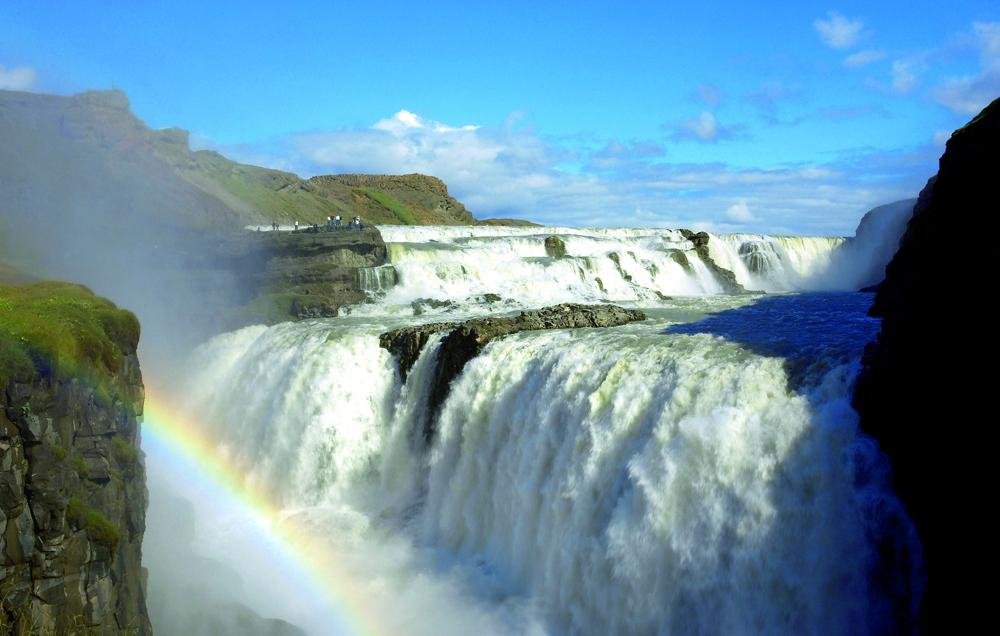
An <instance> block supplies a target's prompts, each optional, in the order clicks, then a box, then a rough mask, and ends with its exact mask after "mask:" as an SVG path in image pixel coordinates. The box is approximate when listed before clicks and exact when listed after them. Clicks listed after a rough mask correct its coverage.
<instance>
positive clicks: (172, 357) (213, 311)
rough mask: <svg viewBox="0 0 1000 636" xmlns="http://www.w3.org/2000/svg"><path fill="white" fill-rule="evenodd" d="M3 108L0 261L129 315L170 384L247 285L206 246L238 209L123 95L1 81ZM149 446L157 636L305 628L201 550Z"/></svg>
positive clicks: (152, 603) (145, 353)
mask: <svg viewBox="0 0 1000 636" xmlns="http://www.w3.org/2000/svg"><path fill="white" fill-rule="evenodd" d="M0 112H2V114H3V116H2V117H0V139H2V140H3V143H0V261H3V262H6V263H8V264H11V265H14V266H16V267H17V268H19V269H21V270H23V271H27V272H30V273H31V274H32V275H34V276H35V277H37V278H40V279H56V280H66V281H71V282H77V283H81V284H83V285H86V286H88V287H89V288H90V289H92V290H93V291H94V292H95V293H97V294H99V295H101V296H104V297H107V298H109V299H111V300H112V301H114V302H115V303H116V304H117V305H119V306H120V307H123V308H127V309H129V310H131V311H133V312H134V313H135V314H136V315H137V316H138V318H139V321H140V323H141V325H142V337H141V339H140V347H139V355H140V360H141V365H142V372H143V377H144V382H145V384H146V386H147V387H148V388H153V387H156V388H158V389H161V390H168V391H169V388H170V387H173V386H176V385H177V383H178V381H180V380H181V379H182V378H183V376H184V374H185V373H186V371H185V368H184V364H185V360H186V357H187V355H188V352H189V351H191V350H192V348H193V347H195V346H196V345H197V344H198V343H199V342H202V341H203V340H204V339H206V338H207V337H209V336H210V335H211V334H212V333H216V332H218V331H219V330H221V329H223V328H225V326H226V320H227V318H226V315H225V311H226V309H227V308H228V307H232V306H234V305H236V304H237V303H238V302H239V301H240V299H241V295H242V294H244V291H243V290H242V289H241V287H240V284H239V283H238V281H237V278H236V277H235V276H234V275H233V274H232V272H231V271H229V270H227V268H226V267H225V264H223V263H221V261H217V259H216V258H215V255H214V253H213V249H214V248H215V247H216V245H217V244H218V241H219V240H220V239H221V237H225V236H227V235H228V234H229V233H232V232H235V231H237V230H238V229H239V224H238V223H237V222H236V220H235V219H236V216H235V215H234V213H233V211H232V210H230V209H229V208H228V207H227V206H226V205H225V204H224V203H223V202H222V201H220V200H218V199H216V198H214V197H212V196H210V195H208V194H206V193H205V192H203V191H201V190H199V189H198V188H196V187H193V186H192V185H191V184H190V183H187V182H185V181H184V180H183V179H181V178H180V177H178V176H177V175H176V174H175V171H174V170H173V169H172V168H171V166H170V165H168V163H167V162H165V161H164V160H163V159H162V158H161V157H160V156H158V155H157V153H156V151H155V150H156V148H157V146H156V144H158V143H160V142H162V141H163V137H164V135H165V134H166V133H161V132H158V131H152V130H150V129H148V128H146V127H145V126H144V125H143V124H142V123H141V122H140V121H139V120H138V119H136V118H135V117H134V116H133V115H132V114H131V113H130V111H129V107H128V101H127V98H126V97H125V95H124V94H123V93H120V92H115V91H106V92H98V93H85V94H83V95H78V96H74V97H58V96H50V95H37V94H31V93H19V92H11V91H0ZM171 134H173V135H175V136H176V135H177V134H178V133H176V132H175V133H171ZM184 143H185V144H186V137H184ZM171 399H182V396H171ZM146 446H147V445H146V444H145V443H144V450H145V451H146V452H147V455H149V459H150V462H149V470H148V485H149V490H150V499H151V503H150V508H149V511H148V519H147V532H146V535H145V541H144V550H143V551H144V561H145V562H146V563H147V564H148V567H149V598H148V605H149V608H150V611H151V615H152V618H153V621H154V628H155V629H156V633H158V634H191V633H199V634H200V633H204V634H209V633H211V634H220V633H231V634H253V633H258V634H262V635H263V634H274V635H275V636H277V635H284V634H288V635H294V634H297V633H301V632H299V631H298V630H297V629H296V628H294V627H292V626H290V625H286V624H283V623H281V622H276V621H268V620H265V619H262V618H261V617H260V616H259V615H258V614H256V613H255V612H253V611H252V610H250V609H249V608H248V607H247V606H246V605H245V604H243V603H242V602H241V600H240V599H241V593H240V591H239V580H240V575H239V574H238V573H236V572H234V571H232V570H229V569H227V567H228V566H225V565H222V564H221V563H218V562H215V561H212V560H211V559H209V558H208V557H207V556H205V555H204V554H202V553H199V552H198V550H197V549H196V546H194V545H193V544H192V542H193V537H194V527H195V520H194V518H193V515H194V511H195V509H194V508H193V507H192V505H191V504H190V503H189V502H185V500H184V499H183V498H179V495H178V492H177V489H176V488H175V487H174V486H173V484H174V483H175V482H176V481H177V477H178V476H177V475H176V474H175V473H174V471H173V468H172V467H171V466H170V465H165V464H163V463H158V462H157V461H155V459H156V458H155V456H153V455H150V453H149V449H148V448H145V447H146ZM202 512H203V511H202ZM209 618H210V619H211V620H208V619H209ZM197 625H200V626H201V627H200V628H199V629H195V626H197Z"/></svg>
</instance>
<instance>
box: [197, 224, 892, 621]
mask: <svg viewBox="0 0 1000 636" xmlns="http://www.w3.org/2000/svg"><path fill="white" fill-rule="evenodd" d="M382 232H383V235H384V237H385V239H386V241H387V243H388V244H389V253H390V255H391V260H392V265H391V268H390V267H384V268H380V269H379V270H378V271H374V270H373V271H369V272H366V273H364V274H363V275H362V276H363V279H362V280H363V282H364V283H365V284H366V285H367V288H368V289H369V291H370V294H371V297H372V302H371V303H369V304H367V305H364V306H361V307H358V308H356V309H355V310H353V311H352V312H351V315H349V316H345V317H342V318H338V319H331V320H323V321H309V322H299V323H289V324H282V325H278V326H275V327H270V328H266V327H249V328H246V329H242V330H240V331H237V332H233V333H229V334H225V335H222V336H219V337H217V338H215V339H214V340H212V341H211V342H209V343H206V344H205V345H204V346H202V347H201V348H200V349H199V351H198V352H197V353H196V356H195V360H193V361H192V365H191V368H192V369H193V370H194V371H193V376H192V378H191V381H190V385H189V386H188V388H187V389H186V393H185V396H186V398H187V399H188V400H189V401H190V403H191V404H192V405H195V407H196V408H197V409H198V412H199V417H200V418H201V420H202V421H204V422H206V423H209V425H210V426H212V427H214V429H215V430H214V433H215V435H216V436H217V438H218V439H222V440H225V443H224V447H225V448H224V451H225V452H226V453H228V454H230V455H231V456H233V457H234V458H236V459H238V460H239V461H240V462H242V463H244V465H249V466H253V467H254V468H253V470H252V472H251V474H249V475H248V479H249V480H251V481H252V483H254V484H256V485H257V487H259V488H261V489H265V490H267V491H268V492H270V493H271V494H272V495H273V496H275V497H277V498H279V499H280V500H281V501H282V502H283V504H284V505H285V506H287V507H288V508H289V509H295V510H299V511H301V510H315V511H324V514H325V515H327V517H326V518H330V515H331V514H332V515H333V517H334V518H337V519H341V521H340V522H336V523H334V522H331V523H334V526H333V527H335V528H336V533H335V534H336V539H333V538H332V539H331V541H335V542H339V543H340V545H341V548H342V549H343V550H344V551H345V553H350V554H355V555H357V554H364V555H376V554H384V553H385V552H386V550H389V551H390V552H391V553H392V554H393V555H395V556H394V558H393V559H392V560H393V563H387V562H386V561H385V560H384V559H378V558H374V557H372V558H370V559H369V558H368V557H366V558H365V559H361V560H360V561H359V560H357V559H355V561H354V565H353V566H352V567H354V568H355V569H356V571H357V572H358V573H359V575H360V576H362V577H365V576H366V574H367V577H368V579H370V580H377V581H380V583H379V585H378V586H374V587H373V589H372V591H371V593H372V595H375V596H377V595H379V594H381V595H383V596H385V595H389V596H392V597H396V598H397V599H398V604H397V606H396V609H395V610H394V612H390V614H392V613H396V614H398V615H399V616H400V617H405V619H404V618H399V622H397V623H395V624H394V625H395V627H396V628H398V629H400V630H405V631H407V632H410V633H469V632H470V631H478V632H482V633H490V632H493V633H509V632H512V631H513V632H521V631H537V632H544V633H585V634H606V633H636V634H643V633H646V634H652V633H678V634H688V633H725V634H731V633H788V632H794V633H815V634H818V633H870V632H878V631H880V630H884V629H887V628H890V627H891V622H890V621H891V615H892V607H893V605H894V604H896V605H898V604H899V601H898V599H896V598H894V597H893V590H892V589H889V587H888V586H886V585H884V584H883V583H878V581H879V580H880V577H879V576H878V572H879V571H880V568H882V567H884V564H883V563H881V562H880V561H879V554H880V551H879V546H880V545H881V544H882V543H884V541H885V538H886V537H887V536H889V535H890V534H891V533H896V534H897V535H898V534H900V533H901V536H903V537H904V539H906V540H909V539H907V538H906V537H908V536H909V535H908V534H907V532H906V531H905V526H906V522H905V518H904V517H903V516H902V513H901V512H900V510H899V506H898V503H897V502H896V500H895V498H894V497H893V495H892V494H891V492H889V491H888V489H887V488H886V485H885V483H886V480H885V475H884V463H883V460H882V458H881V457H880V456H879V454H878V452H877V450H876V448H875V447H874V445H873V444H872V443H871V442H870V441H869V440H867V439H866V438H864V437H863V436H861V435H859V433H858V431H857V417H856V415H855V414H854V412H853V410H852V409H851V408H850V405H849V395H850V387H851V384H852V382H853V380H854V377H855V375H856V373H857V370H858V360H859V358H860V354H861V350H862V348H863V346H864V344H865V343H866V342H867V341H868V340H870V339H871V337H872V336H873V334H874V332H875V331H876V330H877V323H876V322H875V321H874V320H873V319H871V318H868V317H867V316H866V315H865V313H866V310H867V307H868V305H869V304H870V300H871V297H870V295H867V294H860V293H854V292H840V293H794V294H778V295H766V296H762V295H746V296H725V295H720V294H719V292H720V291H721V286H720V283H719V282H718V280H716V278H715V277H714V275H713V274H712V272H711V271H710V269H709V268H708V267H706V266H705V265H704V264H702V263H701V261H700V260H699V259H698V258H697V257H696V255H695V253H694V251H693V245H692V244H691V243H689V242H688V241H687V240H686V239H685V238H684V237H683V236H682V235H681V234H680V233H678V232H672V231H664V230H649V231H646V230H576V229H574V230H552V229H545V230H539V229H537V228H524V229H511V228H475V229H474V230H473V229H468V228H395V227H393V228H382ZM556 233H557V234H559V235H560V236H561V237H562V239H563V241H564V242H565V245H566V251H567V253H568V256H567V257H565V258H550V257H548V256H546V253H545V248H544V245H543V239H544V237H545V236H548V235H551V234H556ZM843 245H844V240H843V239H825V238H788V237H767V236H750V235H730V236H711V238H710V241H709V246H710V252H711V255H712V257H713V259H714V260H715V261H716V263H717V264H718V265H720V266H722V267H725V268H727V269H730V270H732V271H733V272H734V273H735V275H736V277H737V280H739V282H740V283H741V284H742V285H744V287H746V288H748V289H757V290H766V291H772V292H773V291H788V292H801V291H803V290H810V289H816V288H828V287H831V286H834V287H835V286H836V285H831V282H830V281H836V276H835V273H832V272H831V271H830V267H831V264H832V263H835V262H836V254H837V252H838V250H840V249H843ZM676 253H682V254H684V255H685V258H684V259H681V258H678V257H676V256H674V255H673V254H676ZM612 255H613V256H612ZM685 262H686V265H685V264H684V263H685ZM854 283H855V280H853V279H851V277H850V276H847V277H845V279H844V280H842V281H839V284H840V285H841V286H842V287H844V288H845V289H851V288H852V286H853V285H854ZM559 301H576V302H597V301H616V302H622V303H626V304H630V305H633V306H641V307H643V308H644V309H645V310H646V311H647V314H648V315H649V319H648V320H646V321H644V322H642V323H636V324H632V325H628V326H624V327H617V328H608V329H579V330H556V331H539V332H523V333H520V334H516V335H514V336H510V337H507V338H503V339H500V340H497V341H494V342H492V343H491V344H489V345H488V346H487V347H486V349H485V350H484V351H483V352H482V354H481V355H480V356H478V357H477V358H475V359H473V360H472V361H471V362H470V363H469V364H468V365H467V366H466V367H465V369H464V371H463V372H462V373H461V375H459V377H458V378H457V379H456V380H455V382H454V384H453V386H452V389H451V392H450V394H449V395H448V398H447V400H446V402H445V404H444V406H443V408H442V410H441V413H440V416H439V420H438V422H437V426H436V431H437V433H436V435H435V437H434V438H433V439H432V440H431V441H430V442H429V443H425V442H424V440H423V438H422V436H421V431H422V430H423V423H424V418H426V417H428V409H427V404H426V402H427V398H428V392H429V377H430V371H431V370H432V365H433V364H434V363H435V353H436V346H437V343H438V341H437V340H432V341H431V342H430V343H429V345H428V346H427V347H426V348H425V350H424V351H423V352H422V354H421V356H420V358H419V359H418V361H417V363H416V365H415V366H414V368H413V370H412V371H411V372H410V373H409V375H408V376H407V379H406V381H405V383H404V382H403V381H402V380H401V376H400V373H399V370H398V367H397V363H396V361H395V360H394V359H393V358H392V356H391V355H390V354H389V353H388V352H387V351H385V350H383V349H381V348H380V347H379V344H378V335H379V334H380V333H381V332H383V331H385V330H387V329H389V328H391V327H395V326H399V325H402V324H411V323H413V322H414V321H429V320H434V319H440V317H441V316H449V317H451V315H453V314H461V315H472V314H481V313H485V312H495V311H505V310H511V309H515V308H518V307H525V306H539V305H545V304H551V303H554V302H559ZM331 511H336V512H333V513H332V512H331ZM345 518H350V519H352V520H353V521H351V522H350V523H345V522H343V521H342V520H343V519H345ZM900 527H904V530H902V531H901V530H900V529H899V528H900ZM897 539H898V537H897V538H896V539H894V540H897ZM387 546H391V548H390V547H387ZM366 568H367V572H366ZM414 586H416V587H418V588H420V589H422V590H427V592H426V593H422V594H421V595H419V596H416V597H415V596H414V595H413V589H414ZM376 588H377V589H376ZM389 604H390V605H391V603H389ZM407 608H408V609H407ZM288 618H290V619H292V620H295V619H296V617H295V616H289V617H288ZM314 630H315V631H317V633H322V628H318V629H317V628H314Z"/></svg>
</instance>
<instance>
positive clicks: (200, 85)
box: [0, 0, 1000, 235]
mask: <svg viewBox="0 0 1000 636" xmlns="http://www.w3.org/2000/svg"><path fill="white" fill-rule="evenodd" d="M703 4H706V5H707V4H709V3H703ZM515 5H516V3H515V4H507V5H504V6H503V7H496V6H488V7H469V6H467V3H457V2H455V3H452V2H437V3H431V4H429V5H423V6H421V7H420V8H415V7H413V6H411V5H408V4H403V3H394V2H386V3H382V4H380V5H379V7H378V8H373V7H362V6H356V5H352V4H346V3H334V2H299V3H291V4H289V5H281V9H280V11H279V10H278V7H277V5H274V4H271V3H254V2H242V3H227V2H219V3H211V6H210V7H206V6H201V5H199V4H197V3H187V2H175V3H142V6H133V3H125V2H106V3H102V4H101V5H99V6H96V7H95V6H79V5H70V6H57V5H56V4H54V3H47V2H26V1H23V0H8V1H7V2H5V3H4V4H3V5H0V89H11V90H31V91H39V92H55V93H73V92H78V91H81V90H85V89H88V88H107V87H110V86H111V85H115V86H118V87H120V88H122V89H123V90H125V91H126V92H127V93H128V95H129V97H130V99H131V101H132V105H133V110H134V112H135V113H136V114H137V115H138V116H139V117H140V118H142V119H143V120H145V121H146V122H148V123H149V124H150V125H151V126H154V127H166V126H180V127H183V128H186V129H189V130H191V131H192V132H193V144H194V145H195V146H196V147H202V148H214V149H218V150H220V151H221V152H223V153H224V154H226V155H227V156H230V157H232V158H235V159H238V160H241V161H245V162H249V163H255V164H259V165H266V166H270V167H276V168H281V169H286V170H290V171H293V172H296V173H299V174H301V175H303V176H311V175H314V174H323V173H331V172H376V173H406V172H423V173H428V174H434V175H435V176H438V177H440V178H442V179H443V180H444V181H445V182H446V183H447V184H448V185H449V187H450V189H451V192H452V194H453V195H455V196H456V197H457V198H459V199H460V200H462V201H463V202H464V203H466V205H467V206H468V207H469V208H470V209H471V210H472V211H473V212H474V213H475V214H476V215H477V216H479V217H490V216H514V217H521V218H529V219H532V220H536V221H540V222H545V223H552V224H560V225H604V226H623V225H625V226H670V227H677V226H688V227H697V228H703V229H712V230H718V231H762V232H771V233H788V234H825V235H830V234H841V235H842V234H851V233H852V232H853V230H854V227H855V225H856V224H857V221H858V219H859V218H860V216H861V215H862V214H863V213H864V212H865V211H866V210H867V209H869V208H871V207H874V206H875V205H879V204H882V203H886V202H889V201H892V200H896V199H900V198H907V197H914V196H916V194H917V193H918V192H919V190H920V188H921V187H923V185H924V183H925V182H926V179H927V178H928V177H929V176H930V175H932V174H934V172H935V171H936V161H937V158H938V156H939V155H940V153H941V151H942V150H943V144H944V141H945V140H946V139H947V136H948V134H949V133H950V132H951V130H953V129H955V128H957V127H959V126H961V125H963V124H964V123H965V122H966V121H967V120H968V119H969V118H970V117H971V116H972V115H974V114H975V113H976V112H978V110H979V109H980V108H982V107H983V106H985V105H986V104H987V103H988V102H989V101H990V100H991V99H993V98H995V97H997V96H998V95H1000V5H998V3H996V2H995V1H993V0H978V1H960V2H952V3H948V4H947V5H946V6H945V5H942V4H941V3H934V2H927V1H925V0H915V1H913V2H906V3H902V2H900V3H878V6H872V5H871V4H870V3H862V2H838V3H832V4H828V3H813V2H803V3H797V4H796V5H795V6H794V7H788V6H785V4H784V3H773V4H771V5H770V6H767V5H766V4H760V3H758V4H756V5H754V6H746V4H745V3H738V2H730V1H728V0H727V1H724V2H717V3H711V6H702V5H697V4H684V3H677V2H673V3H664V2H660V3H647V2H638V3H630V4H629V5H627V6H613V5H611V4H602V3H581V4H577V5H574V6H573V7H572V8H559V7H554V6H545V7H538V6H535V5H532V4H525V5H524V7H523V8H518V7H517V6H515ZM57 9H58V10H57Z"/></svg>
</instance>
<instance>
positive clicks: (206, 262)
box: [186, 226, 388, 328]
mask: <svg viewBox="0 0 1000 636" xmlns="http://www.w3.org/2000/svg"><path fill="white" fill-rule="evenodd" d="M387 262H388V253H387V251H386V246H385V242H384V241H383V240H382V235H381V234H380V233H379V231H378V229H376V228H374V227H371V226H369V227H366V228H365V229H364V230H362V231H357V230H347V229H342V230H337V231H332V232H326V231H318V232H313V231H311V230H309V231H305V230H303V231H298V232H243V233H240V234H228V235H220V236H218V237H217V239H216V240H214V241H211V242H210V244H209V245H207V246H206V250H205V251H202V252H197V253H193V254H191V255H190V260H189V262H188V263H187V264H186V270H187V271H190V272H195V273H197V274H195V276H194V277H193V278H194V279H197V280H193V281H192V282H194V283H198V284H201V285H203V286H204V294H203V295H204V297H205V299H206V310H209V311H215V312H221V313H224V314H225V317H224V319H223V320H221V321H220V326H225V327H227V328H232V327H235V326H238V325H241V324H245V323H248V322H261V321H263V322H280V321H282V320H291V319H297V318H319V317H329V316H336V315H337V311H338V309H339V308H340V307H342V306H344V305H350V304H356V303H360V302H362V301H364V300H365V299H366V294H365V291H364V289H363V288H362V280H363V278H364V272H365V270H368V269H370V268H375V267H378V266H380V265H385V264H386V263H387ZM213 285H220V289H219V290H216V291H218V292H221V291H222V290H224V289H225V288H226V287H234V288H236V290H237V294H238V296H237V297H236V298H230V299H228V300H227V299H225V298H223V297H222V295H221V293H216V291H213ZM211 303H215V306H210V304H211Z"/></svg>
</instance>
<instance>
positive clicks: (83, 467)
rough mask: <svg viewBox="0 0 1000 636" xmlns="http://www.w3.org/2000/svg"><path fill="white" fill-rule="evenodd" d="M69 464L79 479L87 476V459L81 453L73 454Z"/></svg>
mask: <svg viewBox="0 0 1000 636" xmlns="http://www.w3.org/2000/svg"><path fill="white" fill-rule="evenodd" d="M69 463H70V466H71V467H72V468H73V471H74V472H75V473H76V474H77V476H78V477H80V479H86V478H87V473H88V471H87V461H86V460H85V459H84V458H83V456H82V455H77V454H75V453H74V454H73V455H72V456H71V457H70V460H69Z"/></svg>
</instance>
